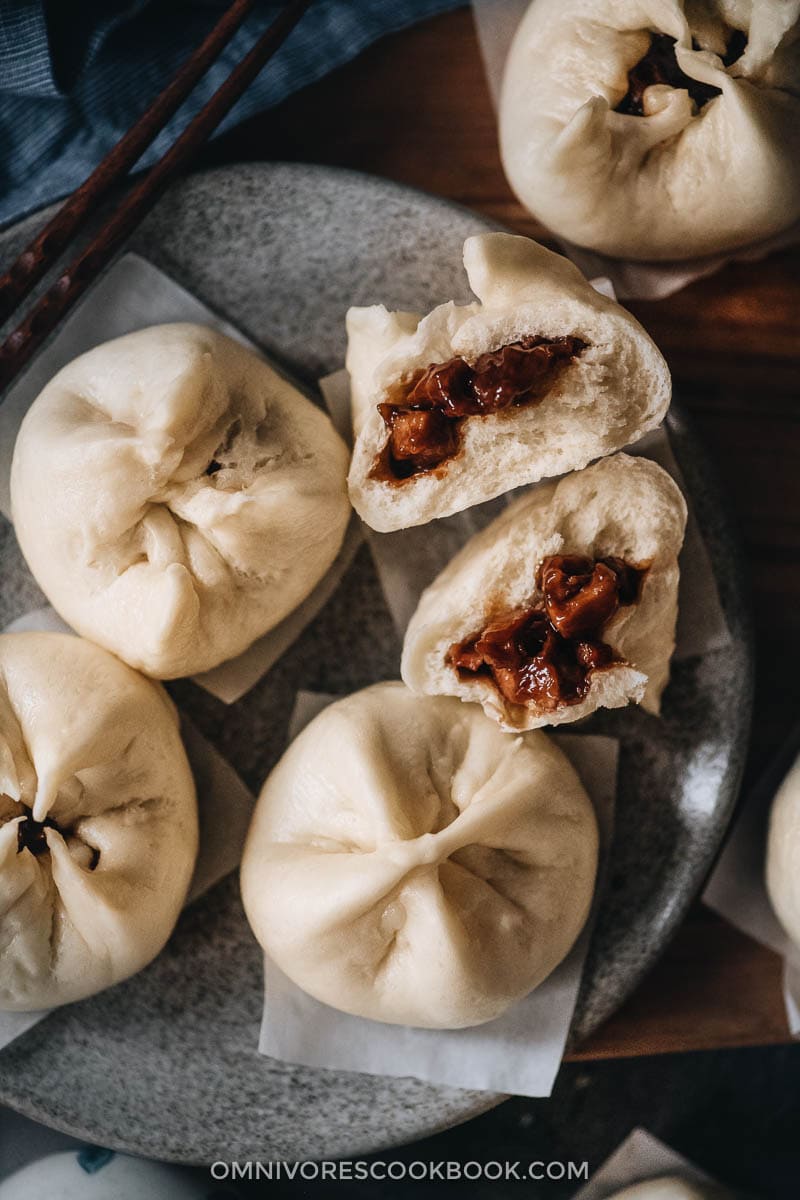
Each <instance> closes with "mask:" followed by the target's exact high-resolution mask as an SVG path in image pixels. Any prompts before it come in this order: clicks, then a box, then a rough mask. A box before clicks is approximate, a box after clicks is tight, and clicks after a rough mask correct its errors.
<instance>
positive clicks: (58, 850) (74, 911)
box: [0, 633, 198, 1011]
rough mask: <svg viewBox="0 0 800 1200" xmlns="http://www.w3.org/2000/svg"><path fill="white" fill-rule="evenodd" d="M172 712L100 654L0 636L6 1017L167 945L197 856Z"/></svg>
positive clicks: (155, 692)
mask: <svg viewBox="0 0 800 1200" xmlns="http://www.w3.org/2000/svg"><path fill="white" fill-rule="evenodd" d="M197 837H198V835H197V803H196V799H195V790H194V782H193V779H192V774H191V771H190V769H189V763H188V761H187V759H186V754H185V752H184V749H183V745H182V743H181V738H180V734H179V732H178V719H177V715H176V712H175V709H174V707H173V706H172V704H171V702H170V700H169V699H168V697H167V696H166V694H165V693H164V692H163V691H162V690H161V688H160V687H158V685H157V684H154V683H152V682H150V681H149V680H147V679H144V678H143V677H142V676H141V675H138V674H137V673H136V672H135V671H132V670H131V669H130V667H127V666H125V664H124V663H121V662H119V661H118V659H116V658H114V657H113V655H111V654H108V653H107V652H106V651H105V650H101V649H100V647H99V646H95V645H92V643H91V642H85V641H83V640H82V639H81V638H77V637H71V636H69V635H67V634H59V633H11V634H5V635H4V636H2V637H0V1010H2V1009H8V1010H20V1011H29V1010H36V1009H42V1008H52V1007H54V1006H55V1005H59V1004H66V1003H68V1002H70V1001H73V1000H79V999H81V998H82V997H84V996H90V995H92V994H93V993H95V992H98V991H100V990H101V989H102V988H106V987H109V986H110V985H111V984H113V983H117V982H118V981H119V980H121V979H126V978H127V977H128V976H129V975H133V974H134V973H135V972H136V971H139V970H141V969H142V967H144V966H146V965H147V964H148V963H149V962H150V961H151V959H153V958H155V956H156V955H157V954H158V952H159V951H160V950H161V948H162V946H163V945H164V943H165V942H166V940H167V938H168V937H169V935H170V933H171V932H172V929H173V927H174V925H175V922H176V920H177V918H178V914H179V913H180V911H181V908H182V906H183V904H184V901H185V899H186V894H187V891H188V888H189V883H190V881H191V877H192V872H193V870H194V863H195V858H196V856H197Z"/></svg>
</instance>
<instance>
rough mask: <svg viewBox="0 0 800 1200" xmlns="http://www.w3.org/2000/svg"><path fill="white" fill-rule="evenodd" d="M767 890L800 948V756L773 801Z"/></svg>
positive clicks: (776, 911) (777, 911)
mask: <svg viewBox="0 0 800 1200" xmlns="http://www.w3.org/2000/svg"><path fill="white" fill-rule="evenodd" d="M767 890H768V892H769V898H770V900H771V902H772V907H773V908H774V909H775V913H776V914H777V917H778V920H779V921H780V923H781V925H782V926H783V928H784V929H785V931H786V933H787V934H788V935H789V937H790V938H791V940H792V941H793V942H794V944H795V945H796V946H797V947H798V948H800V758H798V759H797V760H796V761H795V763H794V766H793V767H792V769H791V771H790V772H789V774H788V775H787V776H786V778H785V779H784V781H783V783H782V784H781V786H780V787H779V788H778V791H777V792H776V794H775V799H774V800H773V802H772V812H771V815H770V822H769V837H768V840H767Z"/></svg>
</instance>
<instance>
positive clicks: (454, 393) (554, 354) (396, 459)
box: [369, 337, 586, 483]
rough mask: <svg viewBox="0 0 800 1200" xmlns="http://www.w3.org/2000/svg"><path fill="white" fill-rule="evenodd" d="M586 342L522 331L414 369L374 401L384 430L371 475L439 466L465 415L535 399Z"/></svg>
mask: <svg viewBox="0 0 800 1200" xmlns="http://www.w3.org/2000/svg"><path fill="white" fill-rule="evenodd" d="M585 349H586V342H583V341H581V339H580V338H576V337H562V338H541V337H526V338H522V340H521V341H519V342H512V343H511V344H510V345H508V346H501V347H500V349H499V350H492V351H489V352H488V353H487V354H481V355H480V357H479V358H478V359H476V361H475V362H474V363H473V364H472V365H471V366H470V364H469V363H468V362H467V361H466V359H463V358H451V359H449V360H448V361H447V362H444V363H433V364H432V365H431V366H429V367H426V368H425V369H424V370H422V371H417V372H416V373H415V374H414V375H413V376H412V377H411V378H410V379H407V380H405V381H404V382H403V383H401V384H398V385H397V387H396V388H395V389H394V391H393V392H392V393H391V394H390V396H389V399H388V400H387V401H386V402H385V403H383V404H379V405H378V410H379V412H380V414H381V416H382V417H383V421H384V424H385V426H386V429H387V431H388V438H387V441H386V445H385V446H384V448H383V450H381V452H380V454H378V456H377V457H376V459H375V462H374V463H373V466H372V469H371V471H370V473H369V477H370V479H379V480H381V481H382V482H384V483H402V482H403V481H404V480H406V479H410V478H411V477H412V476H413V475H419V474H422V473H423V472H425V471H434V470H436V469H437V468H438V467H441V466H442V465H443V464H444V463H446V462H447V461H448V459H450V458H452V457H453V456H454V455H455V454H457V453H458V451H459V448H460V445H461V426H462V424H463V422H464V421H465V420H466V419H467V418H468V417H485V416H488V415H489V414H491V413H498V412H503V411H504V410H505V409H508V408H512V407H513V408H521V407H523V406H525V405H529V404H536V403H537V402H538V401H539V400H541V399H543V397H544V396H545V395H546V394H547V392H548V391H549V390H550V389H551V388H552V386H553V384H554V383H555V381H556V379H557V378H558V376H559V375H560V374H561V372H562V371H563V370H564V368H565V367H566V366H568V364H569V363H570V362H572V360H573V359H574V358H576V357H577V356H578V355H579V354H581V353H582V352H583V351H584V350H585Z"/></svg>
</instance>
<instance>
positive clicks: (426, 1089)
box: [0, 165, 751, 1162]
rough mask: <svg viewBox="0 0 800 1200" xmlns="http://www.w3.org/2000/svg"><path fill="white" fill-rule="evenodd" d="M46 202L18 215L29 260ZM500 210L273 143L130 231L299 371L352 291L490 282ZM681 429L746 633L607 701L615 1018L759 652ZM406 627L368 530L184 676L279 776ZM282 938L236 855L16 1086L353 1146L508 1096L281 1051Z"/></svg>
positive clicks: (395, 293)
mask: <svg viewBox="0 0 800 1200" xmlns="http://www.w3.org/2000/svg"><path fill="white" fill-rule="evenodd" d="M41 222H42V215H41V214H40V215H39V216H37V217H35V218H32V219H31V220H29V221H26V222H24V223H22V224H21V225H18V226H17V227H15V228H13V229H11V230H7V231H6V232H5V233H2V234H0V263H3V264H5V263H7V262H9V261H11V260H12V259H13V258H14V257H15V256H16V254H17V253H18V252H19V250H20V249H21V247H22V245H23V243H24V241H25V240H26V239H27V238H28V237H29V236H30V233H31V231H32V230H33V229H35V228H37V227H38V226H39V225H40V224H41ZM488 227H489V226H488V224H487V222H485V221H484V220H482V219H481V218H479V217H477V216H475V215H474V214H471V213H468V212H466V211H464V210H463V209H460V208H457V207H454V206H453V205H450V204H446V203H444V202H442V201H440V200H436V199H433V198H432V197H430V196H426V195H423V194H421V193H419V192H415V191H410V190H408V189H405V188H401V187H398V186H396V185H394V184H391V183H388V182H386V181H385V180H380V179H373V178H369V177H366V176H362V175H356V174H351V173H348V172H342V171H335V170H330V169H327V168H320V167H309V166H284V165H277V166H275V165H253V166H240V167H230V168H225V169H222V170H217V171H212V172H209V173H206V174H200V175H196V176H194V177H192V178H191V179H189V180H187V181H186V182H185V183H183V184H182V185H181V186H179V187H177V188H175V189H174V190H173V191H171V192H170V193H169V194H168V195H167V197H166V198H165V199H164V200H163V201H162V203H161V204H160V205H159V207H158V208H157V210H156V211H155V212H154V214H153V215H152V216H151V217H150V218H149V219H148V220H147V221H146V223H145V224H144V225H143V226H142V228H141V230H140V231H139V233H137V235H136V236H135V237H134V238H133V239H132V240H131V243H130V246H131V248H132V249H135V250H137V251H139V253H141V254H143V255H144V256H145V257H146V258H149V259H150V260H151V261H153V262H154V263H156V264H157V265H158V266H160V267H162V268H163V269H164V270H166V271H167V272H169V273H170V274H171V275H172V276H173V277H175V278H176V279H178V280H179V281H180V282H181V283H183V284H184V285H185V286H186V287H187V288H189V289H190V290H191V291H193V292H194V293H196V294H197V295H198V296H199V297H200V298H201V299H203V300H204V301H206V302H207V303H208V304H209V305H211V306H212V307H214V308H216V309H217V310H219V311H220V312H221V313H223V314H224V315H225V316H226V317H228V318H229V319H230V320H231V321H233V322H234V323H235V324H237V325H238V326H239V327H240V328H241V329H242V330H243V331H244V332H245V333H246V334H248V335H249V336H250V337H251V338H253V340H254V341H256V342H258V343H259V344H260V345H262V346H263V347H264V348H265V349H266V350H267V351H268V352H269V353H270V354H272V355H273V356H274V357H276V358H278V359H280V360H283V361H284V362H285V363H286V364H287V365H288V366H289V367H290V368H291V369H292V370H293V371H294V372H295V373H296V374H298V375H301V376H303V377H305V378H307V379H308V380H315V379H316V378H317V377H319V376H320V375H322V374H325V373H327V372H329V371H331V370H333V369H335V368H336V367H338V366H340V365H341V363H342V361H343V357H344V348H345V334H344V314H345V310H346V309H347V307H348V306H349V305H350V304H367V303H373V302H376V301H384V302H385V303H387V304H388V305H389V306H390V307H394V308H401V309H419V310H421V311H426V310H427V309H429V308H430V307H431V306H432V305H434V304H437V303H439V302H440V301H443V300H447V299H450V298H455V299H457V300H460V301H465V300H467V299H468V292H467V288H466V283H465V280H464V276H463V273H462V268H461V245H462V242H463V240H464V238H465V237H466V236H467V235H468V234H471V233H476V232H480V231H482V230H485V229H486V228H488ZM670 432H671V436H672V441H673V449H674V450H675V453H676V457H678V459H679V461H680V465H681V467H682V469H683V472H684V476H685V479H686V481H687V484H688V488H689V491H690V493H691V496H692V499H693V502H694V507H695V510H696V512H697V515H698V518H699V521H700V524H701V527H702V530H703V533H704V535H705V538H706V541H707V545H708V548H709V550H710V553H711V556H712V560H713V567H714V571H715V574H716V577H717V581H718V586H719V591H720V596H721V600H722V604H723V607H724V610H725V613H726V616H727V619H728V623H729V627H730V630H731V633H732V635H733V636H732V642H731V644H730V646H729V647H728V648H727V649H725V650H721V651H716V652H714V653H710V654H707V655H705V656H703V657H702V658H696V659H690V660H686V661H683V662H680V663H678V664H676V666H675V670H674V675H673V679H672V682H671V684H670V687H669V690H668V692H667V694H666V698H665V704H664V715H663V719H662V720H660V721H657V720H655V719H653V718H652V717H648V716H647V715H646V714H644V713H643V712H641V711H639V710H630V711H625V712H616V713H608V714H605V716H602V717H599V718H597V719H596V720H594V727H595V728H596V729H597V731H598V732H599V731H603V732H605V731H608V732H612V731H613V733H614V734H615V735H617V736H619V737H620V738H621V739H622V749H621V759H620V787H619V795H618V800H617V818H616V837H615V840H614V847H613V853H612V861H611V865H610V870H609V873H608V886H607V892H606V895H605V898H604V901H603V904H602V908H601V912H600V915H599V919H598V922H597V926H596V930H595V934H594V938H593V942H592V947H591V951H590V954H589V959H588V962H587V966H586V971H585V975H584V981H583V987H582V991H581V996H580V1001H579V1004H578V1009H577V1012H576V1015H575V1022H574V1026H573V1038H574V1039H577V1038H580V1037H582V1036H584V1035H585V1034H587V1033H588V1032H590V1031H591V1030H592V1029H594V1028H595V1027H596V1026H597V1025H599V1024H600V1022H601V1021H603V1019H604V1018H605V1017H607V1016H608V1015H609V1013H611V1012H612V1010H613V1009H615V1008H616V1007H617V1006H618V1005H619V1004H620V1003H621V1001H622V1000H623V999H624V998H625V997H626V996H627V995H628V993H629V992H630V991H631V989H632V988H633V987H634V985H635V984H636V983H637V981H638V980H639V979H640V977H641V975H642V974H643V972H644V971H645V970H646V969H647V967H648V966H649V965H650V964H651V963H652V962H653V960H654V959H655V957H656V956H657V955H658V953H659V952H660V950H661V949H662V948H663V946H664V944H665V943H666V941H667V940H668V938H669V937H670V935H671V933H672V932H673V930H674V929H675V927H676V925H677V924H678V922H679V921H680V919H681V917H682V916H683V914H684V912H685V911H686V909H687V907H688V905H689V903H690V901H691V899H692V897H693V896H694V894H695V893H696V891H697V889H698V887H699V885H700V883H701V882H702V880H703V878H704V876H705V874H706V872H707V870H708V867H709V864H710V862H711V860H712V858H713V856H714V853H715V851H716V848H717V846H718V845H719V842H720V839H721V837H722V834H723V832H724V830H725V827H726V824H727V822H728V819H729V816H730V813H731V810H732V807H733V803H734V799H735V794H736V790H737V786H738V782H739V777H740V771H741V766H742V760H743V757H744V753H745V748H746V740H747V729H748V721H749V708H750V683H751V654H750V648H749V638H748V631H747V620H746V608H745V604H744V600H743V589H742V583H741V572H740V570H739V566H738V555H737V553H736V550H735V546H734V543H733V540H732V538H731V534H730V531H729V529H728V525H727V522H726V519H725V513H724V508H723V505H722V504H721V502H720V499H719V497H718V495H717V493H716V492H715V490H714V489H713V487H712V485H711V484H710V483H709V478H710V472H709V469H708V466H707V464H706V462H705V460H704V458H703V456H702V454H701V452H700V450H699V448H698V447H697V446H696V444H695V442H694V440H693V438H692V435H691V433H690V432H689V431H687V429H686V426H685V423H684V421H683V420H682V418H681V416H680V415H679V414H678V415H675V414H674V412H673V416H672V418H671V428H670ZM18 563H19V551H18V550H17V547H16V543H15V540H14V535H13V531H12V530H11V528H10V526H9V525H8V524H6V523H5V522H2V521H1V520H0V564H2V567H0V627H2V626H4V625H5V624H6V623H7V622H8V621H9V620H11V619H13V618H14V617H15V616H17V615H19V614H20V613H21V612H23V611H25V610H26V609H28V608H30V607H33V606H35V605H37V604H39V603H42V599H41V597H40V595H39V593H38V591H37V589H36V587H35V585H34V584H33V582H32V580H31V581H30V582H26V583H25V584H24V585H23V584H20V583H19V582H16V583H14V584H13V585H12V584H10V583H9V580H10V579H11V580H17V581H18V580H19V578H20V576H19V572H18V571H17V570H12V571H7V570H4V569H2V568H4V567H6V566H10V565H12V564H18ZM399 652H400V646H399V644H398V640H397V637H396V634H395V632H394V628H393V626H392V623H391V620H390V617H389V614H388V612H387V610H386V607H385V604H384V601H383V597H382V593H381V591H380V588H379V586H378V583H377V580H376V577H375V574H374V571H373V569H372V565H371V560H370V557H369V554H368V552H367V551H366V550H365V549H363V548H362V550H361V551H360V552H359V554H358V557H357V559H356V561H355V563H354V565H353V567H352V568H351V569H350V571H349V573H348V575H347V576H346V578H345V580H344V582H343V584H342V586H341V587H340V589H339V591H338V592H337V594H336V595H335V596H334V598H333V599H332V600H331V602H330V603H329V604H328V605H327V607H326V608H325V609H324V610H323V612H322V613H321V615H320V616H319V617H318V619H317V620H316V621H315V622H314V623H313V625H312V626H311V627H310V628H309V629H308V630H307V631H306V633H305V634H304V635H303V637H302V638H301V639H300V640H299V642H297V643H296V644H295V646H294V647H293V648H292V649H291V650H290V652H289V653H288V654H286V655H285V657H284V658H283V659H282V660H281V661H280V662H279V663H278V665H277V666H276V667H275V668H274V669H273V670H272V671H271V672H270V674H269V675H268V676H267V677H266V678H265V679H264V680H263V681H262V682H261V684H259V685H258V686H257V687H256V688H255V689H254V690H253V691H252V692H251V693H250V694H249V695H248V696H246V697H245V698H244V699H243V700H241V701H239V702H238V703H237V704H234V705H232V706H231V707H229V708H228V707H226V706H225V705H223V704H221V703H220V702H219V701H217V700H215V699H213V698H212V697H211V696H209V695H208V694H206V693H205V692H201V691H199V690H198V689H197V688H196V687H195V686H194V685H192V684H189V683H181V684H178V685H176V686H175V687H174V688H173V689H172V690H173V692H174V694H175V696H176V698H177V699H178V701H179V703H180V704H181V705H182V706H184V707H185V708H186V709H187V710H188V711H189V712H190V713H191V714H192V716H193V717H194V718H195V720H196V722H197V723H198V724H199V725H200V726H201V728H202V729H203V730H204V732H205V733H206V734H207V735H208V736H209V737H210V738H211V739H212V740H213V741H215V742H216V743H217V745H218V746H219V747H220V748H221V749H222V751H223V752H224V753H226V754H227V755H228V756H229V757H230V759H231V760H232V761H233V762H234V763H235V765H236V766H237V767H238V768H239V770H240V771H241V773H242V775H243V776H244V778H245V779H246V780H247V782H248V784H250V786H251V787H252V788H253V789H254V790H258V787H259V786H260V784H261V782H262V781H263V779H264V777H265V775H266V774H267V772H268V770H269V768H270V767H271V765H272V764H273V763H274V762H275V760H276V759H277V757H278V755H279V754H280V752H281V749H282V746H283V744H284V738H285V730H286V724H287V721H288V718H289V714H290V711H291V708H292V702H293V697H294V694H295V691H296V689H297V687H298V686H302V687H304V688H308V689H312V690H317V691H327V692H335V693H346V692H349V691H352V690H354V689H356V688H360V687H363V686H365V685H366V684H369V683H372V682H373V681H375V680H378V679H385V678H394V677H397V674H398V667H399ZM261 1002H262V992H261V962H260V954H259V950H258V946H257V945H256V942H255V941H254V939H253V938H252V936H251V935H250V933H249V930H248V927H247V924H246V922H245V918H244V915H243V912H242V909H241V905H240V903H239V897H238V888H237V880H236V878H235V877H232V878H229V879H228V880H226V881H224V882H223V883H222V884H220V885H219V886H218V887H217V888H215V889H214V891H213V892H211V893H210V894H209V895H208V896H206V897H205V898H204V899H203V900H201V901H199V902H198V903H197V904H195V905H194V906H193V907H192V908H190V909H189V910H188V911H187V912H186V913H185V914H184V915H183V917H182V919H181V921H180V924H179V926H178V929H177V931H176V933H175V935H174V936H173V938H172V940H171V941H170V943H169V945H168V947H167V949H166V950H165V951H164V953H163V954H162V955H161V956H160V958H159V959H158V960H157V961H156V962H155V963H153V964H152V966H151V967H149V968H148V969H147V970H145V971H143V972H142V973H141V974H140V975H138V976H137V977H136V978H134V979H132V980H130V981H129V982H128V983H125V984H122V985H120V986H118V987H115V988H113V989H111V990H110V991H108V992H105V993H103V994H102V995H100V996H97V997H95V998H94V999H92V1000H88V1001H85V1002H84V1003H82V1004H78V1005H74V1006H71V1007H69V1008H66V1009H63V1010H61V1011H59V1012H57V1013H55V1014H54V1015H52V1016H51V1017H49V1018H48V1019H47V1020H46V1021H45V1022H43V1023H42V1024H40V1025H38V1026H36V1027H35V1028H34V1029H32V1030H31V1031H30V1032H29V1033H27V1034H26V1035H24V1036H23V1037H22V1038H20V1039H19V1040H18V1041H16V1042H14V1043H12V1044H11V1045H10V1046H9V1047H7V1048H6V1049H5V1050H4V1051H3V1052H2V1053H1V1054H0V1102H5V1103H6V1104H9V1105H11V1106H12V1107H13V1108H16V1109H18V1110H20V1111H21V1112H24V1113H26V1114H27V1115H29V1116H32V1117H34V1118H36V1119H38V1120H40V1121H43V1122H45V1123H46V1124H49V1125H53V1126H56V1127H58V1128H61V1129H63V1130H65V1131H67V1132H70V1133H75V1134H77V1135H78V1136H80V1137H85V1138H88V1139H90V1140H92V1141H94V1142H99V1143H101V1144H104V1145H107V1146H111V1147H115V1148H123V1149H131V1150H133V1151H135V1152H138V1153H140V1154H144V1155H149V1156H151V1157H154V1158H161V1159H174V1160H180V1161H185V1162H211V1161H213V1160H215V1159H226V1160H230V1159H234V1158H241V1159H245V1158H256V1157H262V1158H267V1157H270V1158H274V1157H285V1158H289V1159H296V1158H307V1157H325V1158H333V1157H337V1156H348V1157H349V1156H352V1155H354V1154H356V1153H359V1152H365V1151H368V1150H374V1149H377V1148H379V1147H384V1146H388V1145H391V1144H396V1143H399V1142H403V1141H409V1140H412V1139H414V1138H417V1137H420V1136H423V1135H426V1134H429V1133H432V1132H434V1131H436V1130H438V1129H441V1128H443V1127H445V1126H447V1125H450V1124H455V1123H457V1122H459V1121H463V1120H466V1119H467V1118H468V1117H470V1116H473V1115H475V1114H476V1113H478V1112H481V1111H483V1110H484V1109H486V1108H487V1107H490V1106H491V1105H492V1104H493V1103H495V1102H496V1101H497V1100H498V1099H499V1098H498V1097H494V1096H489V1095H486V1094H484V1093H474V1092H463V1091H457V1090H454V1089H448V1088H439V1087H433V1086H431V1085H429V1084H424V1083H418V1082H416V1081H414V1080H410V1079H382V1078H373V1077H370V1076H367V1075H345V1074H340V1073H335V1072H332V1071H311V1070H308V1069H306V1068H302V1067H298V1068H295V1067H291V1066H286V1065H284V1064H282V1063H277V1062H273V1061H271V1060H268V1059H265V1058H262V1057H259V1055H258V1053H257V1050H256V1047H257V1044H258V1030H259V1022H260V1016H261Z"/></svg>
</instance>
